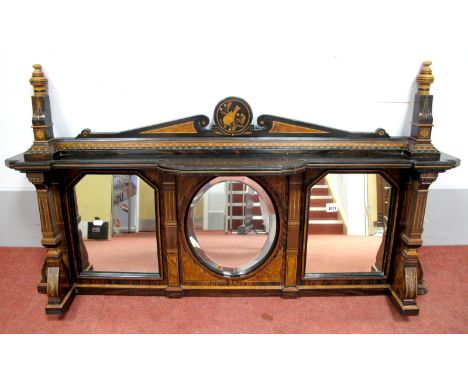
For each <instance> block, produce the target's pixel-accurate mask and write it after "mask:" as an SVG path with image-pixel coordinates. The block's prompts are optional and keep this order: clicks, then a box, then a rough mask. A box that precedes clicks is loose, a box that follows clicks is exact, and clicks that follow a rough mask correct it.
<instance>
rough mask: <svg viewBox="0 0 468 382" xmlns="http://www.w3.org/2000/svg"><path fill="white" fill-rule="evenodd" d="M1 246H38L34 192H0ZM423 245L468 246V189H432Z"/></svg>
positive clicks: (38, 223) (38, 235)
mask: <svg viewBox="0 0 468 382" xmlns="http://www.w3.org/2000/svg"><path fill="white" fill-rule="evenodd" d="M0 211H1V213H0V246H1V247H40V246H41V226H40V221H39V213H38V209H37V199H36V193H35V191H34V190H24V191H18V190H13V191H12V190H7V191H4V190H3V191H0ZM423 240H424V245H468V189H431V190H430V191H429V197H428V201H427V210H426V217H425V223H424V233H423Z"/></svg>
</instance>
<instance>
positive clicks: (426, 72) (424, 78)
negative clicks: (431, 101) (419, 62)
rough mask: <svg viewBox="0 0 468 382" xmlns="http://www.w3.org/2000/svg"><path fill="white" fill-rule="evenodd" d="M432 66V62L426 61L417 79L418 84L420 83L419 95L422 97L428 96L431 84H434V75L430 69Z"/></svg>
mask: <svg viewBox="0 0 468 382" xmlns="http://www.w3.org/2000/svg"><path fill="white" fill-rule="evenodd" d="M431 65H432V62H431V61H424V62H423V66H422V68H421V70H420V71H419V74H418V76H417V77H416V82H417V83H418V94H420V95H428V94H429V90H430V89H431V84H432V83H433V82H434V76H433V75H432V69H431V68H430V66H431Z"/></svg>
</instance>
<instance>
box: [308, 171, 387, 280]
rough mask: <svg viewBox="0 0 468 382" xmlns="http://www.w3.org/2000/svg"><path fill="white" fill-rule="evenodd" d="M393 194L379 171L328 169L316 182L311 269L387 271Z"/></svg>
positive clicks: (310, 240)
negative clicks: (344, 171) (388, 226)
mask: <svg viewBox="0 0 468 382" xmlns="http://www.w3.org/2000/svg"><path fill="white" fill-rule="evenodd" d="M391 195H392V188H391V186H390V184H389V183H388V182H387V181H386V180H385V179H384V178H383V177H382V176H381V175H379V174H354V173H353V174H341V173H336V174H328V175H327V176H325V177H324V178H322V179H321V180H320V181H318V182H317V183H315V184H314V185H313V186H312V187H311V188H310V189H309V227H308V237H307V253H306V256H307V258H306V270H305V273H306V274H307V273H352V272H359V273H361V272H366V273H367V272H382V267H383V259H384V252H385V243H386V236H387V225H388V213H389V208H390V202H391Z"/></svg>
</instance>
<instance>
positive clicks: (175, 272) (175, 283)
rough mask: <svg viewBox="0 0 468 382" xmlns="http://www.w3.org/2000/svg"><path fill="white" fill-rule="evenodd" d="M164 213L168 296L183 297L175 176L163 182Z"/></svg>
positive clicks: (163, 232) (163, 230)
mask: <svg viewBox="0 0 468 382" xmlns="http://www.w3.org/2000/svg"><path fill="white" fill-rule="evenodd" d="M161 192H162V206H161V207H162V208H161V209H162V212H163V217H164V220H163V224H162V227H161V234H162V244H163V245H162V247H163V256H165V257H166V261H167V273H168V274H167V284H168V287H167V288H166V294H167V296H169V297H182V294H183V291H182V288H181V287H180V270H179V249H178V244H179V243H178V229H177V204H176V178H175V176H173V175H164V176H163V180H162V190H161Z"/></svg>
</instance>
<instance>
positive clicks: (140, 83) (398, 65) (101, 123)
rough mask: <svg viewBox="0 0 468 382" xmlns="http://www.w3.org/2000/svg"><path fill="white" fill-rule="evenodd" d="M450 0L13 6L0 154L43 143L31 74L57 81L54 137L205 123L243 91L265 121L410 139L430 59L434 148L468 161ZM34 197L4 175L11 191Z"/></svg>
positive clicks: (459, 183)
mask: <svg viewBox="0 0 468 382" xmlns="http://www.w3.org/2000/svg"><path fill="white" fill-rule="evenodd" d="M463 3H464V2H462V1H460V2H451V1H444V2H442V1H439V2H436V1H434V2H431V1H393V2H378V1H346V2H345V1H343V2H336V1H317V2H312V1H304V2H300V1H293V0H290V1H271V0H270V1H256V2H254V1H252V0H250V1H246V0H238V1H235V2H234V1H202V0H197V1H174V0H171V1H162V2H154V1H148V2H143V1H132V2H129V1H125V2H119V1H111V2H104V1H99V2H98V1H93V2H87V1H80V2H64V1H55V2H54V1H47V0H43V1H41V2H36V1H31V0H30V1H21V2H20V1H16V2H13V1H9V2H6V1H3V2H1V3H0V15H2V17H1V22H0V36H1V39H0V129H1V130H0V131H1V133H2V139H1V140H0V152H1V153H2V159H4V158H6V157H9V156H12V155H14V154H17V153H19V152H22V151H24V150H25V149H26V148H27V147H28V146H29V145H30V143H31V142H32V131H31V129H30V125H31V123H30V119H31V107H30V98H29V96H30V94H31V91H30V86H29V83H28V80H29V77H30V74H31V71H32V68H31V64H33V63H41V64H42V65H43V67H44V70H45V72H46V74H47V76H48V77H49V80H50V96H51V104H52V111H53V118H54V122H55V133H56V136H75V135H76V134H78V133H79V132H80V131H81V130H82V129H84V128H91V129H92V130H94V131H119V130H123V129H129V128H135V127H140V126H144V125H148V124H153V123H158V122H164V121H168V120H172V119H175V118H182V117H185V116H190V115H194V114H198V113H204V114H206V115H208V116H210V117H211V116H212V110H213V108H214V106H215V104H216V103H217V102H218V101H219V100H220V99H222V98H224V97H226V96H230V95H236V96H240V97H243V98H245V99H246V100H247V101H248V102H250V104H251V106H252V108H253V110H254V113H255V114H256V115H259V114H261V113H271V114H276V115H280V116H285V117H289V118H295V119H299V120H305V121H310V122H316V123H319V124H324V125H327V126H331V127H336V128H341V129H349V130H362V131H373V130H375V129H376V128H377V127H383V128H385V129H386V130H387V131H388V132H389V133H390V134H391V135H407V134H409V123H408V122H409V118H410V112H409V102H410V101H411V100H412V98H413V94H414V79H415V76H416V74H417V72H418V69H419V66H420V64H421V62H422V61H423V60H427V59H430V60H432V61H433V62H434V64H433V71H434V74H435V76H436V81H435V83H434V84H433V87H432V90H433V91H432V92H433V94H434V95H435V100H434V123H435V128H434V132H433V141H434V143H435V145H436V147H438V148H439V149H440V150H443V151H446V152H448V153H450V154H453V155H457V156H459V157H460V158H462V160H464V162H465V165H464V166H462V167H461V168H459V169H456V170H453V171H450V172H449V173H447V174H443V175H441V176H440V178H439V179H438V181H437V182H436V183H435V185H434V187H436V188H468V166H467V165H466V163H467V162H468V156H467V154H466V149H465V147H464V146H465V145H466V143H465V141H466V138H467V132H466V131H467V130H468V128H467V127H466V126H465V124H466V123H465V116H464V114H465V109H466V102H467V101H466V97H465V93H466V89H467V88H468V76H467V75H466V74H465V72H466V68H467V67H468V44H467V42H466V37H467V36H468V30H467V23H466V12H465V11H464V9H463ZM24 188H31V185H29V184H28V182H27V181H26V180H25V177H24V175H22V174H19V173H17V172H15V171H11V170H8V169H6V168H5V167H4V166H0V190H12V189H13V190H14V189H24Z"/></svg>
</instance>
